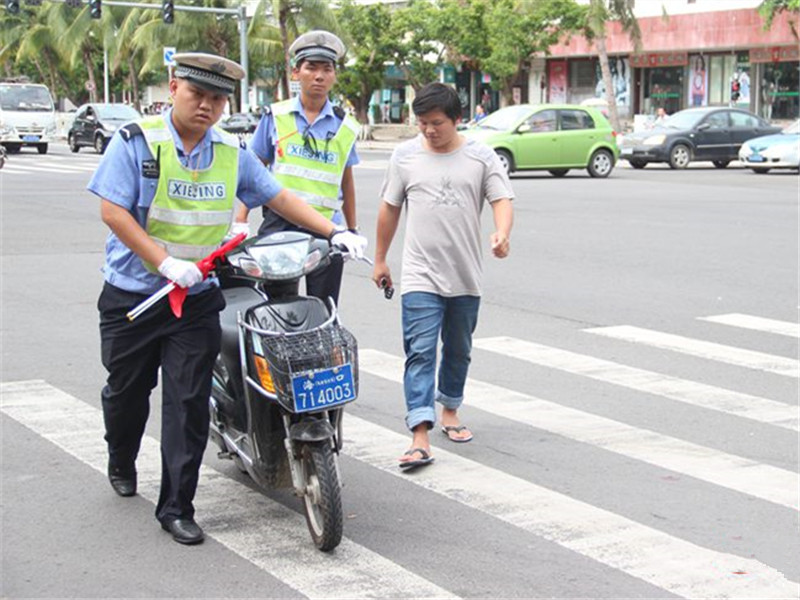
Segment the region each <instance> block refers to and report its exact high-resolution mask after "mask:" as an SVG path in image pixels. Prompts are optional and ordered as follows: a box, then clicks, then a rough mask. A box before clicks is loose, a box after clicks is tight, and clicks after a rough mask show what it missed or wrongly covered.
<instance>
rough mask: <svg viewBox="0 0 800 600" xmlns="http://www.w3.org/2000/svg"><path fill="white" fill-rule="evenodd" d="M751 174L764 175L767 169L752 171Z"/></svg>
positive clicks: (767, 171)
mask: <svg viewBox="0 0 800 600" xmlns="http://www.w3.org/2000/svg"><path fill="white" fill-rule="evenodd" d="M753 173H758V174H759V175H764V174H765V173H769V169H761V168H759V169H753Z"/></svg>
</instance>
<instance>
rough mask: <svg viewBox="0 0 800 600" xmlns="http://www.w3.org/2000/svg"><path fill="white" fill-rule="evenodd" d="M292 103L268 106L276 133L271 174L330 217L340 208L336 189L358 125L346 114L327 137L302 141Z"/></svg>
mask: <svg viewBox="0 0 800 600" xmlns="http://www.w3.org/2000/svg"><path fill="white" fill-rule="evenodd" d="M293 106H294V102H293V101H291V100H285V101H283V102H278V103H276V104H273V105H272V106H271V107H270V108H271V111H272V115H273V119H274V122H275V131H276V133H277V136H278V139H277V142H276V151H275V159H274V161H273V165H272V173H273V175H274V176H275V179H277V180H278V182H279V183H280V184H281V185H282V186H283V187H285V188H287V189H289V190H291V191H292V192H294V193H295V194H297V195H298V196H300V197H301V198H302V199H303V200H305V201H306V203H308V204H310V205H311V206H313V207H314V208H315V209H316V210H317V211H319V212H320V213H321V214H322V215H323V216H324V217H326V218H328V219H330V218H331V217H333V213H334V212H335V211H337V210H341V208H342V200H340V198H339V188H340V187H341V185H342V177H343V176H344V170H345V167H346V166H347V157H348V156H350V151H351V150H352V149H353V145H354V144H355V143H356V136H357V135H358V130H359V127H360V125H359V124H358V121H356V120H355V119H354V118H352V117H351V116H349V115H347V116H345V118H344V121H342V124H341V125H340V126H339V130H338V131H337V132H336V135H334V136H333V137H332V138H331V139H326V140H313V141H312V140H306V139H304V137H303V134H302V133H301V132H300V131H298V130H297V122H296V120H295V115H294V113H293V112H292V111H291V109H292V107H293Z"/></svg>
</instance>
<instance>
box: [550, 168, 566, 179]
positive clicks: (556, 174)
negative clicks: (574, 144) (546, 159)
mask: <svg viewBox="0 0 800 600" xmlns="http://www.w3.org/2000/svg"><path fill="white" fill-rule="evenodd" d="M567 173H569V169H550V175H552V176H553V177H563V176H564V175H566V174H567Z"/></svg>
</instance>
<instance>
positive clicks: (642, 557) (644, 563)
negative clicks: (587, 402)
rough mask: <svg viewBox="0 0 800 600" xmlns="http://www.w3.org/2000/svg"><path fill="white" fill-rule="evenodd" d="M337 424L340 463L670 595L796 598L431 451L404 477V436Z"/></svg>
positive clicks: (611, 517) (776, 575) (726, 558)
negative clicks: (428, 461)
mask: <svg viewBox="0 0 800 600" xmlns="http://www.w3.org/2000/svg"><path fill="white" fill-rule="evenodd" d="M471 401H472V397H470V402H471ZM345 423H346V425H345V442H344V449H343V452H344V453H345V454H347V455H348V456H351V457H353V458H356V459H358V460H360V461H362V462H364V463H366V464H368V465H370V466H373V467H375V468H378V469H381V470H383V471H384V472H386V473H389V474H391V475H394V476H395V477H399V478H401V479H403V480H404V481H408V482H410V483H413V484H415V485H418V486H421V487H423V488H425V489H427V490H430V491H432V492H435V493H437V494H439V495H441V496H444V497H446V498H448V499H450V500H454V501H456V502H458V503H459V504H461V505H464V506H468V507H470V508H472V509H475V510H479V511H481V512H483V513H485V514H488V515H491V516H493V517H495V518H497V519H500V520H502V521H504V522H506V523H508V524H510V525H513V526H514V527H517V528H519V529H521V530H523V531H527V532H529V533H532V534H533V535H536V536H538V537H541V538H543V539H546V540H548V541H551V542H553V543H555V544H558V545H559V546H562V547H564V548H567V549H569V550H572V551H574V552H577V553H579V554H581V555H583V556H586V557H589V558H591V559H593V560H595V561H597V562H599V563H601V564H604V565H608V566H610V567H612V568H614V569H618V570H620V571H622V572H623V573H626V574H628V575H630V576H633V577H636V578H638V579H641V580H642V581H646V582H647V583H650V584H652V585H655V586H657V587H659V588H661V589H664V590H666V591H668V592H670V593H672V594H676V595H678V596H683V597H685V598H758V599H764V598H796V597H797V594H798V592H799V591H800V586H798V584H797V583H795V582H793V581H790V580H789V579H787V578H786V577H785V576H784V575H783V574H782V573H781V572H780V571H778V570H777V569H774V568H773V567H770V566H768V565H765V564H763V563H761V562H759V561H757V560H754V559H751V558H743V557H740V556H735V555H732V554H726V553H723V552H717V551H715V550H710V549H707V548H703V547H701V546H698V545H696V544H693V543H691V542H687V541H685V540H682V539H680V538H676V537H673V536H671V535H668V534H666V533H664V532H662V531H659V530H657V529H653V528H651V527H648V526H646V525H642V524H640V523H637V522H635V521H632V520H630V519H627V518H625V517H622V516H620V515H617V514H614V513H612V512H609V511H606V510H603V509H601V508H597V507H595V506H592V505H590V504H587V503H585V502H581V501H579V500H576V499H574V498H571V497H569V496H566V495H564V494H559V493H557V492H553V491H551V490H548V489H547V488H543V487H541V486H538V485H536V484H533V483H530V482H528V481H525V480H524V479H520V478H518V477H514V476H512V475H508V474H507V473H504V472H502V471H498V470H497V469H493V468H490V467H486V466H484V465H482V464H480V463H477V462H475V461H472V460H469V459H466V458H462V457H460V456H458V455H457V454H454V453H452V452H449V451H446V450H443V449H441V448H440V447H438V446H435V445H434V446H433V455H434V456H435V457H436V463H435V464H434V465H433V466H431V467H428V468H426V469H423V470H421V471H418V472H415V473H413V474H404V473H403V472H402V471H400V469H398V468H397V457H398V455H399V454H400V453H401V452H402V450H403V449H404V448H406V447H407V446H408V442H409V436H408V435H400V434H398V433H395V432H392V431H389V430H387V429H386V428H384V427H380V426H378V425H374V424H372V423H370V422H369V421H365V420H363V419H359V418H357V417H354V416H352V415H348V416H347V417H346V419H345ZM450 446H451V447H452V444H451V445H450Z"/></svg>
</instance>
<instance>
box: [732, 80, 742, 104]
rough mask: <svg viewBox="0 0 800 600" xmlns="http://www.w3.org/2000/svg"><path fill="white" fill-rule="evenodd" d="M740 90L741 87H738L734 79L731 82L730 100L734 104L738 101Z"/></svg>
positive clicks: (737, 82)
mask: <svg viewBox="0 0 800 600" xmlns="http://www.w3.org/2000/svg"><path fill="white" fill-rule="evenodd" d="M740 89H741V86H740V85H739V80H738V79H734V80H733V81H731V100H733V101H734V102H736V101H737V100H738V99H739V90H740Z"/></svg>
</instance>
